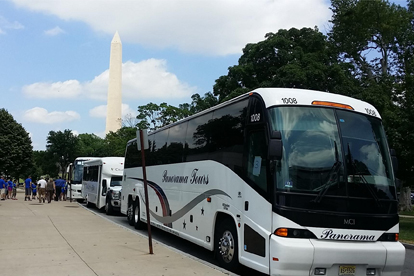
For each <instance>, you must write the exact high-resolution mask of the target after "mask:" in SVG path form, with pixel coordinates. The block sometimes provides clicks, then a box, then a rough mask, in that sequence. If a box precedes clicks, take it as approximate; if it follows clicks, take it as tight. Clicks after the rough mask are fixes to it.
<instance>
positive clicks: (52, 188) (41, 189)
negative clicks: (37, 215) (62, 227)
mask: <svg viewBox="0 0 414 276" xmlns="http://www.w3.org/2000/svg"><path fill="white" fill-rule="evenodd" d="M24 183H25V198H24V200H25V201H26V200H29V201H31V200H32V199H36V196H37V198H38V199H39V202H40V203H41V202H43V203H44V202H45V201H46V200H47V202H48V203H50V202H51V201H52V200H53V199H54V200H55V201H58V200H66V189H67V187H66V181H65V180H63V179H62V178H61V177H60V176H59V177H58V178H57V179H56V180H53V178H46V179H45V178H43V177H41V178H40V180H38V181H37V183H36V182H35V183H34V182H32V177H31V176H29V177H28V178H27V179H26V180H25V181H24Z"/></svg>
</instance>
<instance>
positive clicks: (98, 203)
mask: <svg viewBox="0 0 414 276" xmlns="http://www.w3.org/2000/svg"><path fill="white" fill-rule="evenodd" d="M102 202H104V203H103V204H105V200H104V201H102V165H99V167H98V181H97V183H96V207H98V208H101V207H102V206H101V205H102Z"/></svg>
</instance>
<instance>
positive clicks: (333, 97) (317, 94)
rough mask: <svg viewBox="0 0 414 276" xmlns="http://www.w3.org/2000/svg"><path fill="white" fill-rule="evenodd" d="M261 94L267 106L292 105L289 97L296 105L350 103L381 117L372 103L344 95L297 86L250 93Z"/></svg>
mask: <svg viewBox="0 0 414 276" xmlns="http://www.w3.org/2000/svg"><path fill="white" fill-rule="evenodd" d="M251 93H256V94H259V95H260V96H261V97H262V98H263V100H264V103H265V105H266V108H269V107H272V106H279V105H292V104H290V103H289V102H291V101H289V100H288V99H293V98H295V99H296V104H295V105H308V106H315V104H312V103H313V102H316V101H318V102H330V103H338V104H342V105H348V106H350V107H352V109H353V110H354V111H356V112H360V113H363V114H366V115H371V116H374V117H377V118H381V116H380V114H379V113H378V110H377V109H376V108H375V107H374V106H373V105H371V104H369V103H367V102H364V101H361V100H357V99H354V98H351V97H347V96H344V95H339V94H334V93H328V92H321V91H316V90H308V89H297V88H258V89H255V90H253V91H250V92H249V93H248V94H251ZM319 105H320V104H319Z"/></svg>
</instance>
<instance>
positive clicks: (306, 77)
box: [213, 28, 355, 102]
mask: <svg viewBox="0 0 414 276" xmlns="http://www.w3.org/2000/svg"><path fill="white" fill-rule="evenodd" d="M331 49H332V47H331V45H330V43H329V42H328V40H327V38H326V37H325V36H324V35H323V34H322V33H321V32H319V31H318V29H316V28H315V29H310V28H302V29H300V30H298V29H295V28H291V29H289V30H279V31H278V32H277V33H276V34H275V33H268V34H266V36H265V40H264V41H261V42H258V43H255V44H247V45H246V47H245V48H244V49H243V55H242V56H241V57H240V59H239V64H238V65H235V66H232V67H230V68H229V72H228V74H227V75H226V76H221V77H219V78H218V79H217V80H216V83H215V85H214V90H213V92H214V95H215V96H217V97H219V101H220V102H222V101H224V100H227V99H230V98H233V97H236V96H238V95H240V94H242V93H245V92H248V91H250V90H252V89H255V88H259V87H289V88H304V89H314V90H319V91H330V92H333V93H342V94H343V93H349V92H348V90H351V89H353V88H354V85H355V84H354V81H353V80H352V78H350V77H349V76H350V75H349V70H348V68H346V66H347V65H346V64H344V63H340V62H338V57H337V53H335V52H334V51H332V50H331Z"/></svg>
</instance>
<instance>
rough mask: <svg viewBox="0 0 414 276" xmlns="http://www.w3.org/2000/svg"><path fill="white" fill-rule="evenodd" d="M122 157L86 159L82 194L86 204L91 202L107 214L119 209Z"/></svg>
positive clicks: (122, 167) (89, 204)
mask: <svg viewBox="0 0 414 276" xmlns="http://www.w3.org/2000/svg"><path fill="white" fill-rule="evenodd" d="M123 170H124V158H123V157H102V158H98V159H95V160H91V161H87V162H85V163H84V167H83V179H82V196H83V197H84V198H85V200H86V205H87V206H88V207H90V206H91V205H92V204H93V205H95V206H96V207H97V208H99V209H101V208H103V207H105V212H106V213H107V214H108V215H109V214H112V213H113V212H114V211H117V210H118V211H119V208H120V202H119V194H120V190H121V188H122V187H121V181H122V173H123Z"/></svg>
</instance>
